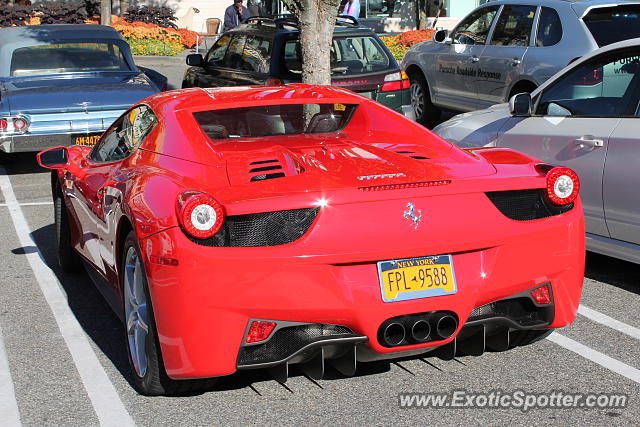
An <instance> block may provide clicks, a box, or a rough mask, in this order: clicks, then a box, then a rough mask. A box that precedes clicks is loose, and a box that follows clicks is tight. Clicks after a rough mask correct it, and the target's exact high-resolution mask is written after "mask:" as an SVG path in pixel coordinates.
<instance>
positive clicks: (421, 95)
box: [402, 0, 640, 125]
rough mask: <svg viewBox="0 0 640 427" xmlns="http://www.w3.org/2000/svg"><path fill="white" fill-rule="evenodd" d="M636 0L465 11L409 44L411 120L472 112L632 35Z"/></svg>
mask: <svg viewBox="0 0 640 427" xmlns="http://www.w3.org/2000/svg"><path fill="white" fill-rule="evenodd" d="M639 16H640V2H637V1H636V2H634V1H627V0H585V1H558V0H497V1H491V2H488V3H486V4H484V5H482V6H480V7H479V8H477V9H476V10H474V11H473V12H471V14H469V15H468V16H467V17H465V18H464V19H463V20H462V21H461V22H460V24H458V26H457V27H456V28H455V29H454V30H453V31H452V33H451V34H450V35H449V34H448V33H447V32H446V30H441V31H438V32H436V34H435V35H434V41H433V42H424V43H420V44H418V45H416V46H414V47H413V48H411V49H410V50H409V51H408V52H407V54H406V56H405V58H404V60H403V62H402V67H403V69H404V70H405V71H406V72H407V74H408V75H409V78H410V79H411V96H412V98H411V102H412V105H413V107H414V110H415V113H416V118H417V120H418V121H419V122H420V123H422V124H425V125H429V124H432V123H434V122H435V121H436V120H437V118H438V117H439V115H440V111H441V109H451V110H455V111H472V110H477V109H481V108H486V107H489V106H490V105H492V104H496V103H500V102H506V101H507V100H508V99H509V98H510V97H511V96H512V95H514V94H516V93H520V92H531V91H533V90H534V89H535V88H537V87H538V86H540V85H541V84H542V83H544V82H545V81H546V80H547V79H548V78H549V77H551V76H552V75H554V74H555V73H556V72H558V71H560V70H561V69H562V68H563V67H565V66H566V65H567V64H569V63H570V62H572V61H574V60H575V59H576V58H578V57H581V56H583V55H585V54H587V53H589V52H591V51H593V50H595V49H597V48H598V47H602V46H605V45H607V44H611V43H614V42H617V41H621V40H626V39H630V38H634V37H640V25H639V24H638V21H639V20H640V18H639Z"/></svg>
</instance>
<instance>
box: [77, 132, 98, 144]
mask: <svg viewBox="0 0 640 427" xmlns="http://www.w3.org/2000/svg"><path fill="white" fill-rule="evenodd" d="M101 136H102V133H94V134H89V135H73V136H72V137H71V141H72V142H73V144H74V145H96V142H98V140H99V139H100V137H101Z"/></svg>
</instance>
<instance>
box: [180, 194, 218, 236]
mask: <svg viewBox="0 0 640 427" xmlns="http://www.w3.org/2000/svg"><path fill="white" fill-rule="evenodd" d="M178 219H179V220H180V225H182V228H183V230H184V231H185V232H186V233H187V234H189V235H190V236H193V237H195V238H196V239H208V238H210V237H213V236H215V234H216V233H217V232H218V231H220V228H221V227H222V224H223V223H224V209H223V207H222V205H221V204H220V203H219V202H218V201H217V200H216V199H214V198H213V197H211V196H209V195H208V194H204V193H196V192H186V193H182V194H181V195H180V196H179V197H178Z"/></svg>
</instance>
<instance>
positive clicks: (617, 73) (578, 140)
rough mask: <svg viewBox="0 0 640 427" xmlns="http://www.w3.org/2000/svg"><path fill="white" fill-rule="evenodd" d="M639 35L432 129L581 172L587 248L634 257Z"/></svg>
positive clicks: (463, 143) (638, 251)
mask: <svg viewBox="0 0 640 427" xmlns="http://www.w3.org/2000/svg"><path fill="white" fill-rule="evenodd" d="M639 129H640V38H636V39H632V40H627V41H623V42H619V43H615V44H612V45H609V46H607V47H604V48H602V49H599V50H597V51H595V52H593V53H591V54H589V55H587V56H585V57H583V58H581V59H580V60H578V61H576V62H575V63H573V64H571V66H569V67H567V69H565V70H563V71H562V72H560V73H558V74H556V75H555V76H553V77H552V78H551V79H549V80H548V81H547V82H546V83H545V84H543V85H542V86H540V87H539V88H538V89H537V90H535V91H534V92H533V93H531V94H528V93H522V94H517V95H515V96H514V97H512V98H511V99H510V101H509V103H508V104H500V105H495V106H493V107H491V108H488V109H486V110H481V111H476V112H472V113H466V114H462V115H459V116H456V117H454V118H452V119H450V120H449V121H447V122H444V123H442V124H441V125H439V126H437V127H436V128H435V129H434V132H435V133H437V134H438V135H439V136H441V137H442V138H444V139H447V140H448V141H450V142H452V143H454V144H456V145H458V146H460V147H464V148H471V147H483V146H485V147H486V146H499V147H509V148H513V149H516V150H519V151H522V152H524V153H527V154H530V155H532V156H534V157H536V158H538V159H540V160H542V161H544V162H547V163H552V164H558V165H564V166H568V167H570V168H572V169H573V170H575V171H576V172H577V173H578V175H579V176H580V181H581V185H582V187H581V189H580V193H581V196H582V202H583V206H584V213H585V220H586V221H585V224H586V231H587V249H589V250H591V251H594V252H599V253H602V254H605V255H610V256H614V257H618V258H622V259H625V260H628V261H632V262H636V263H640V196H639V195H638V194H639V193H638V191H637V190H638V188H640V172H639V171H640V164H639V160H638V159H639V158H640V132H639Z"/></svg>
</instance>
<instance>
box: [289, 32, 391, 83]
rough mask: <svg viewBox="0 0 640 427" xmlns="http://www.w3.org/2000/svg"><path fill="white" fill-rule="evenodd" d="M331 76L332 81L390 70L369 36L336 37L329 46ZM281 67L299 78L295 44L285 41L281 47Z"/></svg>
mask: <svg viewBox="0 0 640 427" xmlns="http://www.w3.org/2000/svg"><path fill="white" fill-rule="evenodd" d="M330 55H331V75H332V76H334V77H340V76H349V75H353V74H366V73H375V72H381V71H387V70H389V69H390V68H391V67H392V64H391V62H390V60H389V56H388V55H387V53H386V51H385V48H384V47H383V46H382V45H381V43H380V42H379V41H378V40H377V39H376V38H375V37H371V36H353V37H340V38H335V39H333V42H332V43H331V50H330ZM284 67H285V69H286V70H287V71H288V72H290V73H293V74H302V53H301V50H300V41H299V40H289V41H288V42H287V43H286V44H285V47H284Z"/></svg>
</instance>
